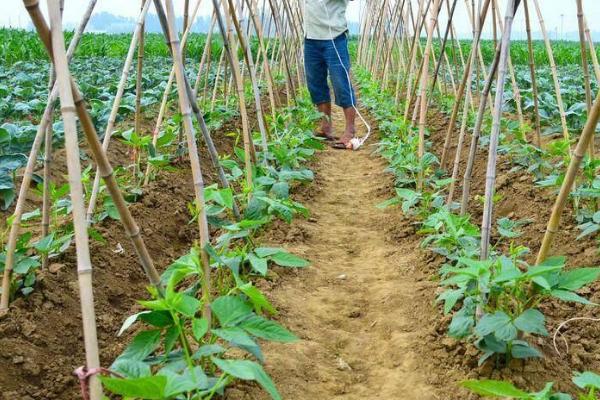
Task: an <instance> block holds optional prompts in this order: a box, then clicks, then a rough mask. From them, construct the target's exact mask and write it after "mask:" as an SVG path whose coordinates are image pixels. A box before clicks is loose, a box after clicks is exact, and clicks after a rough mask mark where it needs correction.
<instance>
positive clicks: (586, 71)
mask: <svg viewBox="0 0 600 400" xmlns="http://www.w3.org/2000/svg"><path fill="white" fill-rule="evenodd" d="M576 3H577V25H578V28H579V45H580V48H581V68H582V69H583V82H584V87H585V105H586V110H587V113H588V115H589V113H590V110H591V108H592V88H591V85H590V68H589V65H588V58H587V46H586V39H585V33H584V30H585V24H584V22H583V3H582V1H581V0H576ZM589 154H590V158H591V159H594V141H593V140H591V141H590V148H589Z"/></svg>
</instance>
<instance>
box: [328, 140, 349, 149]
mask: <svg viewBox="0 0 600 400" xmlns="http://www.w3.org/2000/svg"><path fill="white" fill-rule="evenodd" d="M331 147H332V148H333V149H336V150H352V143H351V142H348V143H344V142H340V141H338V142H335V143H332V144H331Z"/></svg>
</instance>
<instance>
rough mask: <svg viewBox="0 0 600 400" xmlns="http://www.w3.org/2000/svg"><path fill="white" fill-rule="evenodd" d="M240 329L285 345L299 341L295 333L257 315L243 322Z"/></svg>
mask: <svg viewBox="0 0 600 400" xmlns="http://www.w3.org/2000/svg"><path fill="white" fill-rule="evenodd" d="M240 327H242V328H243V329H245V330H246V331H247V332H248V333H250V334H252V335H254V336H256V337H259V338H261V339H266V340H273V341H276V342H283V343H290V342H295V341H296V340H298V338H297V337H296V336H295V335H294V334H293V333H291V332H290V331H288V330H287V329H285V328H284V327H282V326H281V325H279V324H278V323H277V322H275V321H271V320H268V319H265V318H262V317H259V316H256V315H255V316H252V317H250V318H248V319H245V320H244V321H242V323H241V324H240Z"/></svg>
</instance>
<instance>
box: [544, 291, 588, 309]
mask: <svg viewBox="0 0 600 400" xmlns="http://www.w3.org/2000/svg"><path fill="white" fill-rule="evenodd" d="M550 295H552V296H554V297H556V298H559V299H561V300H563V301H573V302H575V303H581V304H587V305H595V304H596V303H592V302H591V301H589V300H588V299H586V298H585V297H581V296H580V295H578V294H577V293H573V292H569V291H568V290H559V289H555V290H552V291H551V292H550Z"/></svg>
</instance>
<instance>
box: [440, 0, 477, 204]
mask: <svg viewBox="0 0 600 400" xmlns="http://www.w3.org/2000/svg"><path fill="white" fill-rule="evenodd" d="M473 11H475V9H474V8H473ZM473 22H474V31H473V43H472V44H471V48H473V49H478V48H479V37H480V30H481V26H480V25H479V24H480V22H481V19H480V18H474V19H473ZM476 66H477V62H476V60H475V57H470V62H469V65H468V66H467V72H468V78H467V82H466V90H467V93H466V96H465V98H464V105H463V115H462V122H461V126H460V133H459V135H458V143H457V145H456V150H455V153H454V164H453V167H452V182H451V183H450V188H449V189H448V197H447V199H446V204H448V205H451V204H452V201H453V197H454V190H455V188H456V182H457V180H458V172H459V166H460V158H461V154H462V148H463V142H464V139H465V132H466V130H467V121H468V119H469V105H470V104H471V103H470V101H469V99H470V94H471V86H472V80H473V70H474V69H475V67H476Z"/></svg>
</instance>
